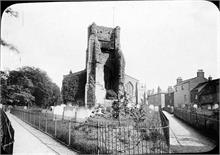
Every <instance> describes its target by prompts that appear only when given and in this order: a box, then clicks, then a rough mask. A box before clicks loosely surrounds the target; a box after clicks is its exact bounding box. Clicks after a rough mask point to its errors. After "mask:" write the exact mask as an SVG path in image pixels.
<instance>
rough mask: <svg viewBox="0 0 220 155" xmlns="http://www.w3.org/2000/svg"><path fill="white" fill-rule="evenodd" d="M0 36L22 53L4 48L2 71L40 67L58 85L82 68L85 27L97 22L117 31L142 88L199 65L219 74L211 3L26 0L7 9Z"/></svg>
mask: <svg viewBox="0 0 220 155" xmlns="http://www.w3.org/2000/svg"><path fill="white" fill-rule="evenodd" d="M10 7H11V8H12V9H13V10H15V11H17V12H18V14H19V16H18V17H17V18H15V17H13V16H10V15H8V14H6V13H4V14H3V17H2V21H1V38H3V39H4V40H6V41H7V42H9V43H11V44H13V45H15V46H16V48H17V49H18V50H19V51H20V53H16V52H14V51H12V50H10V49H8V48H7V47H3V46H1V70H12V69H16V68H18V67H21V66H34V67H39V68H41V69H42V70H44V71H46V72H47V74H48V75H49V77H50V78H51V79H52V80H53V82H55V83H56V84H57V85H58V86H59V87H60V88H61V86H62V79H63V75H66V74H68V73H69V71H70V70H72V72H77V71H80V70H83V69H85V61H86V60H85V59H86V49H87V37H88V36H87V30H88V26H89V25H91V24H92V23H93V22H95V23H96V24H97V25H102V26H107V27H116V26H120V28H121V40H120V41H121V49H122V52H123V54H124V57H125V61H126V66H125V72H126V74H128V75H130V76H132V77H134V78H136V79H138V80H140V82H142V83H145V84H146V87H147V89H152V88H154V89H156V88H157V87H158V86H160V87H161V89H162V90H167V88H168V86H173V85H175V84H176V79H177V77H182V79H183V80H185V79H189V78H193V77H195V76H196V72H197V70H198V69H203V71H204V72H205V76H206V77H208V76H209V75H211V76H212V77H213V79H215V78H219V77H220V76H219V75H220V53H219V47H220V46H219V42H220V41H219V39H220V37H219V34H220V31H219V28H220V18H219V17H220V13H219V11H218V9H217V7H216V6H215V5H214V4H212V3H210V2H208V1H175V2H174V1H135V2H131V1H123V2H117V1H116V2H66V3H65V2H53V3H49V2H47V3H23V4H15V5H12V6H10Z"/></svg>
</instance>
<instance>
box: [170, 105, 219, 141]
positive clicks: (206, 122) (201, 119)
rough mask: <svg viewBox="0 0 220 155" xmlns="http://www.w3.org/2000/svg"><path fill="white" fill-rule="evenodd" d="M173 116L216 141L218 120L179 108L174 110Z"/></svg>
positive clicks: (217, 137)
mask: <svg viewBox="0 0 220 155" xmlns="http://www.w3.org/2000/svg"><path fill="white" fill-rule="evenodd" d="M174 115H175V116H176V117H178V118H180V119H182V120H183V121H185V122H187V123H188V124H190V125H192V126H193V127H195V128H198V129H200V130H203V131H205V132H206V133H209V135H211V136H212V135H213V137H214V138H216V139H217V140H218V139H219V119H216V118H213V117H211V116H207V115H205V114H198V113H196V112H192V111H187V110H185V109H181V108H174Z"/></svg>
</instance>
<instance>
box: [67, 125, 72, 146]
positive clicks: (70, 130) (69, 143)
mask: <svg viewBox="0 0 220 155" xmlns="http://www.w3.org/2000/svg"><path fill="white" fill-rule="evenodd" d="M68 142H69V143H68V144H69V146H70V144H71V121H69V141H68Z"/></svg>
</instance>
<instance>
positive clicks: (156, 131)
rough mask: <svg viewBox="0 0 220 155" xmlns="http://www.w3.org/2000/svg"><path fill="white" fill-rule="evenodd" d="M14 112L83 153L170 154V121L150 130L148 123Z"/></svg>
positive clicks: (12, 111)
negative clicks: (54, 116) (78, 119)
mask: <svg viewBox="0 0 220 155" xmlns="http://www.w3.org/2000/svg"><path fill="white" fill-rule="evenodd" d="M11 113H12V114H14V115H15V116H17V117H18V118H20V119H21V120H23V121H25V122H27V123H28V124H30V125H31V126H33V127H35V128H37V129H39V130H41V131H42V132H45V133H47V134H49V135H50V136H52V137H54V138H56V139H58V140H59V141H61V142H62V143H64V144H65V145H67V146H69V147H70V148H72V149H74V150H77V151H78V152H80V153H86V154H104V153H108V154H146V153H168V152H169V144H168V143H169V140H168V139H169V132H167V131H169V124H167V122H165V123H163V124H162V126H151V127H148V126H145V125H144V124H135V125H131V124H128V125H125V124H124V125H122V124H120V123H119V124H113V123H100V122H96V123H94V122H92V123H90V122H76V121H73V120H72V121H70V120H56V119H53V116H50V115H46V114H43V113H34V112H30V111H27V110H17V109H12V110H11ZM162 117H163V116H162ZM159 118H160V117H159ZM166 121H167V120H166ZM162 122H163V121H162ZM167 136H168V137H167Z"/></svg>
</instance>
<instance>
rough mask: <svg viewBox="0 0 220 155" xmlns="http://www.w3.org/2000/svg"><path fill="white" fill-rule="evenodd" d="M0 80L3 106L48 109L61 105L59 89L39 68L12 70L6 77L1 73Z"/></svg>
mask: <svg viewBox="0 0 220 155" xmlns="http://www.w3.org/2000/svg"><path fill="white" fill-rule="evenodd" d="M3 77H4V78H3ZM1 79H3V80H1V87H2V88H4V91H2V92H1V94H2V100H3V101H4V104H12V105H36V106H38V107H48V106H51V105H55V104H60V103H61V94H60V89H59V87H58V86H57V85H56V84H55V83H53V82H52V81H51V79H50V78H49V77H48V76H47V73H46V72H44V71H42V70H40V69H39V68H34V67H23V68H20V69H19V70H12V71H10V72H9V75H8V76H6V75H5V74H3V73H2V74H1ZM4 79H5V81H4Z"/></svg>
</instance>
